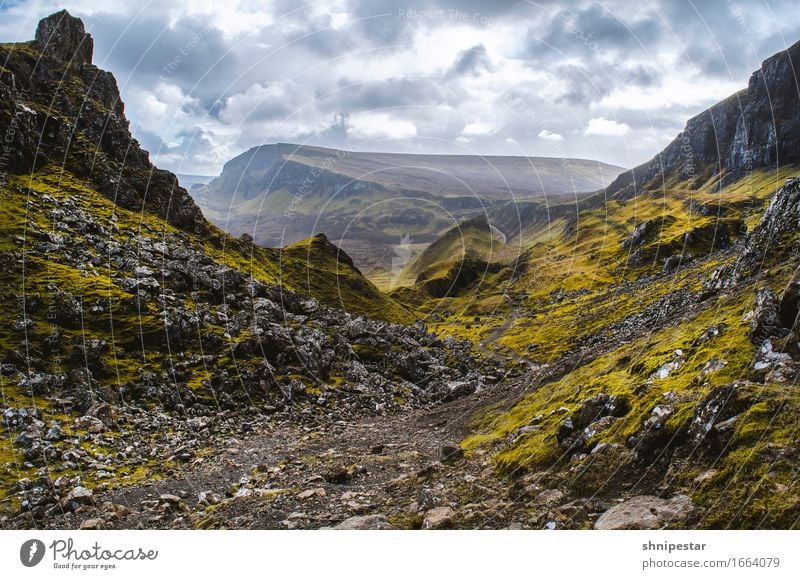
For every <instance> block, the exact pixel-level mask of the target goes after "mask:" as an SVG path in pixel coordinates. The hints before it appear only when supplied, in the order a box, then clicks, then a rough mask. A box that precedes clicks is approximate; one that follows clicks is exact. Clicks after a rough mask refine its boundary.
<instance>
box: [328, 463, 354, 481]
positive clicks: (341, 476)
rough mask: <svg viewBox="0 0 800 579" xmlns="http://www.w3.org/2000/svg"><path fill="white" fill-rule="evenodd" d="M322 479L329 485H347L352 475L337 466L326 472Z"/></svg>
mask: <svg viewBox="0 0 800 579" xmlns="http://www.w3.org/2000/svg"><path fill="white" fill-rule="evenodd" d="M323 477H324V478H325V480H326V481H327V482H329V483H331V484H347V483H348V482H350V479H351V478H353V475H352V474H351V473H350V471H349V470H347V469H346V468H345V467H343V466H338V467H334V468H332V469H331V470H329V471H328V472H326V473H325V474H324V475H323Z"/></svg>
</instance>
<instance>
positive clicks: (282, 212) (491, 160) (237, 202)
mask: <svg viewBox="0 0 800 579" xmlns="http://www.w3.org/2000/svg"><path fill="white" fill-rule="evenodd" d="M620 171H622V169H621V168H619V167H613V166H610V165H607V164H604V163H600V162H596V161H586V160H582V159H555V158H541V157H480V156H468V155H412V154H393V153H361V152H351V151H337V150H333V149H325V148H320V147H310V146H301V145H290V144H275V145H264V146H261V147H255V148H253V149H250V150H249V151H246V152H245V153H242V154H241V155H239V156H238V157H236V158H234V159H232V160H231V161H229V162H228V163H226V164H225V167H224V169H223V171H222V174H221V175H220V176H219V177H217V178H216V179H214V180H213V181H211V182H210V183H209V184H208V186H207V187H201V188H196V189H194V190H193V191H192V194H193V196H194V197H195V199H196V200H197V202H198V203H200V205H201V206H202V207H203V210H204V211H205V212H206V214H207V215H208V216H209V218H210V219H211V220H212V221H213V222H214V223H216V224H217V225H219V226H220V227H223V228H224V229H225V230H227V231H229V232H231V233H233V234H237V235H238V234H242V233H248V234H250V235H253V237H254V239H255V241H256V242H257V243H259V244H262V245H266V246H280V245H285V244H287V243H293V242H295V241H298V240H300V239H303V238H307V237H309V236H313V235H316V234H317V233H319V232H324V233H326V234H327V235H328V237H329V238H330V239H332V240H334V241H335V242H336V244H337V245H340V246H342V247H343V248H344V249H346V250H347V251H348V252H350V253H351V255H352V256H353V258H354V259H355V261H356V263H357V265H358V266H359V267H361V268H362V269H363V271H364V272H365V273H366V274H367V275H369V276H372V277H373V278H374V279H376V280H379V279H381V278H382V277H385V276H382V275H381V274H382V273H385V272H386V271H387V270H389V269H390V268H391V260H392V257H393V256H394V251H395V250H396V246H397V245H398V244H399V243H400V242H401V239H403V238H404V237H410V238H411V239H412V240H413V243H414V244H415V246H414V251H415V252H416V251H418V250H419V249H421V248H424V246H425V245H426V244H427V243H430V242H431V241H433V240H434V239H436V238H437V237H438V236H439V235H441V234H443V233H444V232H445V231H447V230H448V229H450V228H452V227H453V226H455V225H457V224H458V222H460V221H462V220H463V219H465V218H468V217H470V216H473V215H475V214H476V213H480V212H481V211H482V210H484V209H485V207H487V206H491V205H503V204H505V203H507V202H509V201H510V200H519V201H522V200H526V199H540V200H541V199H545V198H546V199H548V201H549V202H550V203H558V202H559V200H561V199H567V200H573V199H574V198H575V196H576V194H577V195H581V194H582V193H586V192H590V191H594V190H596V189H598V188H600V187H603V186H605V185H607V184H608V183H610V182H611V181H612V180H613V179H614V177H616V176H617V175H618V174H619V173H620Z"/></svg>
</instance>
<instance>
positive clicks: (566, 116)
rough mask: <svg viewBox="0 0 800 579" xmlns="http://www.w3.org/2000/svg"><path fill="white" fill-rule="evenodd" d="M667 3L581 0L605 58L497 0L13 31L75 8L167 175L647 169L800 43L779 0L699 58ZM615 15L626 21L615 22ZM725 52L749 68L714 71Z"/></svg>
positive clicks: (241, 10) (334, 4) (287, 7)
mask: <svg viewBox="0 0 800 579" xmlns="http://www.w3.org/2000/svg"><path fill="white" fill-rule="evenodd" d="M415 1H416V0H415ZM667 1H668V0H655V1H654V2H652V3H645V4H643V5H642V6H641V7H639V8H636V9H632V8H631V7H630V6H629V3H624V2H622V1H621V0H608V2H604V3H603V4H604V7H606V5H607V8H608V10H607V11H598V10H597V9H596V7H595V8H592V6H594V5H593V4H592V3H583V2H577V3H575V6H574V7H573V11H574V12H575V16H576V17H577V16H583V17H586V18H589V17H591V18H592V20H587V21H586V27H585V28H583V29H582V31H583V32H585V33H587V34H588V33H589V32H591V31H593V30H598V29H597V28H595V27H593V26H594V24H597V25H598V26H605V27H606V28H604V29H602V30H603V31H605V32H606V34H605V36H603V40H602V42H601V41H600V40H598V45H599V47H600V50H596V51H595V50H591V49H590V47H588V46H586V44H585V43H584V42H582V41H581V40H580V39H577V38H575V36H574V34H569V33H568V32H569V31H568V30H567V31H566V32H567V33H565V31H564V30H562V28H563V26H560V25H561V24H563V22H561V23H560V24H559V22H560V21H555V22H554V21H553V18H557V15H558V14H559V12H558V10H551V9H549V8H548V7H546V6H544V5H537V4H535V3H526V2H517V3H513V4H514V7H513V8H509V9H506V8H504V6H506V5H507V4H508V5H510V4H512V3H510V2H509V3H505V2H496V1H495V2H490V1H489V0H480V1H477V2H475V3H474V6H473V9H472V12H470V13H467V12H464V13H462V14H466V15H470V14H471V15H478V14H479V13H480V14H487V15H490V17H491V21H486V22H482V21H481V19H480V18H478V19H477V21H473V19H472V18H467V19H464V18H455V17H451V14H450V12H448V10H447V9H444V10H443V12H442V13H441V14H442V16H441V17H431V18H422V17H420V18H404V19H401V18H398V17H397V11H396V10H392V9H388V8H385V7H386V6H388V4H386V3H369V2H361V1H357V0H328V1H327V2H324V3H320V2H312V3H310V4H304V5H302V6H301V5H299V4H296V5H294V4H291V3H286V2H283V1H282V0H229V1H226V2H224V3H220V2H215V1H214V0H162V1H161V2H158V3H150V4H148V5H147V7H146V8H141V7H139V6H137V5H134V4H133V3H123V2H113V1H112V0H17V1H16V2H11V3H8V2H6V4H7V5H6V6H5V7H3V8H0V13H1V14H2V18H0V41H14V40H27V39H30V38H32V37H33V34H34V32H35V29H36V23H37V21H38V19H39V18H41V17H43V16H46V15H47V14H49V13H52V12H54V11H56V10H58V9H61V8H66V9H68V10H70V12H72V13H73V14H74V15H76V16H80V17H82V18H83V19H84V20H85V22H86V24H87V27H88V29H89V30H90V31H91V33H92V34H93V35H94V37H95V62H96V63H97V64H98V66H100V67H101V68H104V69H107V70H110V71H111V72H113V73H114V74H115V76H116V78H117V79H118V82H119V86H120V89H121V92H122V98H123V100H124V101H125V102H126V103H127V105H128V106H127V107H126V114H127V115H128V117H129V118H130V119H131V121H132V127H133V130H134V135H135V136H137V137H140V138H143V137H144V136H145V135H144V132H145V131H146V132H147V133H148V134H149V137H150V139H149V140H148V143H154V142H156V143H157V142H158V141H156V140H155V139H153V138H152V137H153V136H154V135H155V136H158V137H159V138H160V139H161V141H163V143H165V146H166V147H168V148H169V155H171V156H169V157H168V156H166V155H165V156H163V157H162V158H161V159H160V160H161V161H162V162H164V163H166V165H165V167H164V168H167V169H175V168H177V167H176V165H175V164H174V162H173V161H172V159H179V158H180V151H181V150H185V151H186V155H187V156H190V157H191V158H192V159H193V163H194V165H193V168H192V171H191V172H198V173H210V174H213V173H216V172H218V171H219V170H220V168H221V165H222V161H224V160H225V159H221V158H220V153H219V152H220V151H223V152H225V153H224V154H225V155H229V156H233V155H235V154H237V153H239V152H241V151H243V150H245V149H247V148H249V147H250V146H253V145H257V144H262V143H269V142H276V141H283V142H287V141H288V142H293V141H294V142H296V141H300V142H309V143H313V144H316V145H322V146H333V147H345V148H346V147H348V146H351V145H355V144H357V143H356V141H358V140H361V139H373V141H372V142H371V143H369V146H372V147H374V148H375V149H378V150H394V151H409V152H426V153H455V152H463V151H465V150H466V149H469V150H473V151H474V152H476V153H483V154H500V155H503V154H529V155H548V154H552V152H553V145H554V143H560V147H561V148H563V151H559V153H560V154H563V155H565V156H575V157H591V158H599V159H600V160H603V161H608V162H612V163H616V164H620V165H630V164H636V163H640V162H643V161H646V160H647V159H649V158H650V157H651V156H652V155H653V154H655V153H656V152H657V151H658V150H659V149H660V148H661V147H662V146H663V143H664V142H665V141H668V140H669V139H670V138H671V137H672V136H674V135H675V134H677V132H678V131H679V130H680V128H681V126H682V124H683V122H684V121H685V120H686V119H687V118H689V117H690V116H692V115H694V114H697V113H699V112H701V111H702V110H704V109H705V108H707V107H708V106H709V105H711V104H713V103H714V102H715V101H717V100H719V99H721V98H724V97H725V96H727V95H729V94H732V93H734V92H735V91H736V90H738V89H740V88H743V87H745V86H746V84H747V79H748V76H749V72H750V71H752V70H755V69H756V68H757V67H758V66H759V65H760V63H761V61H762V60H763V58H765V57H767V56H769V55H770V54H771V53H772V52H775V51H776V50H778V49H780V48H781V47H783V44H782V43H783V42H784V41H783V39H784V38H785V39H786V42H789V41H790V40H791V39H792V38H796V37H797V32H796V30H795V29H796V28H797V26H795V28H792V26H794V25H793V24H792V22H797V19H794V20H792V18H793V15H794V13H795V12H796V11H795V12H792V11H791V8H785V7H783V6H781V5H779V4H780V3H776V4H775V7H774V10H775V13H776V14H777V16H778V21H777V23H776V21H775V20H773V18H772V15H771V11H772V9H773V7H771V8H770V10H766V9H764V8H763V7H762V8H758V7H753V8H752V10H749V11H748V25H749V29H750V35H751V37H749V38H748V37H747V35H742V38H741V40H740V39H738V38H736V37H735V35H730V34H728V36H726V37H725V38H723V37H722V36H720V40H721V41H723V42H721V45H720V46H719V47H717V48H719V49H720V50H718V51H716V52H719V54H716V52H715V51H714V50H698V47H699V48H702V43H700V44H699V45H698V44H697V42H695V40H696V37H697V29H696V28H694V27H692V26H690V25H691V24H692V23H691V22H686V17H685V16H676V15H675V14H674V12H676V11H664V10H662V12H663V13H664V14H661V13H659V10H661V9H663V7H664V5H666V2H667ZM414 3H415V2H412V4H414ZM419 4H420V5H421V4H422V3H419ZM425 4H426V5H429V6H430V7H431V8H436V7H441V6H444V4H445V3H444V2H443V1H442V0H430V1H429V2H426V3H425ZM712 4H713V3H712ZM623 7H624V9H623ZM698 7H699V5H698ZM708 10H712V8H708ZM701 11H702V10H701ZM384 12H386V14H384ZM612 12H613V14H614V18H617V17H619V19H620V20H621V21H622V24H624V25H625V26H621V25H620V26H616V25H615V24H614V23H613V22H611V20H613V19H611V18H610V14H611V13H612ZM719 12H720V14H719V16H720V19H717V20H715V21H714V22H711V21H709V25H711V26H712V28H714V27H716V28H717V29H720V30H726V28H725V27H726V26H727V27H728V28H730V25H731V22H729V21H726V20H725V18H724V17H725V13H727V12H728V11H725V10H723V11H719ZM664 15H666V16H665V17H666V18H667V19H668V21H662V20H663V18H662V16H664ZM768 16H769V18H767V17H768ZM670 18H672V19H673V20H674V19H675V18H680V19H682V20H681V22H682V23H686V24H687V26H686V27H685V29H684V28H681V27H675V26H672V25H673V24H675V22H674V21H672V20H669V19H670ZM729 20H730V19H729ZM648 23H649V24H648ZM715 23H716V24H715ZM759 23H763V25H760V24H759ZM638 24H643V25H644V24H647V25H648V26H645V27H644V28H642V27H641V26H640V27H639V28H637V26H638ZM733 24H734V26H735V25H736V23H735V22H734V23H733ZM767 24H769V25H767ZM559 26H560V27H559ZM609 26H611V27H610V28H608V27H609ZM776 26H777V28H776ZM636 30H640V31H641V30H646V31H647V32H648V36H647V39H648V42H647V43H645V44H646V45H644V46H643V45H641V43H639V42H638V41H637V40H636V39H635V38H633V35H634V34H635V32H636ZM598 31H599V30H598ZM728 37H731V38H728ZM195 38H197V39H199V40H196V39H195ZM537 39H539V41H537ZM478 45H480V46H483V47H485V51H486V54H488V55H491V67H490V69H481V74H479V75H473V74H467V75H458V74H453V72H452V71H453V70H454V69H453V67H454V64H455V63H456V62H457V60H458V58H459V55H463V54H464V53H465V51H468V50H470V49H471V48H474V47H475V46H478ZM187 46H188V47H189V49H188V50H187ZM753 46H756V47H758V51H756V50H755V49H753ZM776 46H777V47H776ZM762 47H768V48H762ZM691 49H694V51H693V52H692V51H691ZM178 57H179V58H178ZM720 57H724V59H725V60H726V61H727V62H726V64H727V63H729V62H731V61H739V63H740V67H739V68H734V69H733V72H731V70H730V69H729V68H727V66H726V67H724V70H723V69H721V68H719V66H717V73H716V75H715V74H713V73H711V72H709V69H708V67H709V66H711V65H713V63H714V62H715V61H717V60H720ZM709 63H711V64H709ZM167 64H169V65H170V68H169V70H168V71H167V72H166V73H165V72H164V67H165V65H167ZM712 68H713V67H712ZM565 70H567V71H569V70H573V73H572V74H565V73H564V71H565ZM720 70H721V71H722V72H720ZM576 71H577V72H576ZM162 76H163V77H164V81H165V82H163V83H159V82H158V79H159V78H160V77H162ZM393 91H394V92H393ZM395 94H396V95H397V96H398V97H400V98H393V97H394V96H395ZM510 96H513V98H510ZM343 118H347V119H348V120H347V122H346V123H341V122H337V119H343ZM587 119H591V120H590V121H588V123H587ZM611 119H617V120H616V121H615V120H611ZM198 127H199V129H201V130H200V131H198V130H197V128H198ZM137 131H142V133H141V134H139V133H137ZM194 134H199V135H202V136H201V137H198V138H197V139H195V141H194V144H191V139H189V138H187V137H186V136H185V135H194ZM575 135H587V136H598V137H600V136H602V137H620V136H623V135H625V136H626V137H627V142H626V146H625V147H620V146H619V143H618V142H617V141H616V140H614V139H607V138H598V139H580V138H578V139H576V138H573V136H575ZM646 135H652V137H651V138H644V137H645V136H646ZM531 136H534V138H531ZM417 137H420V138H417ZM198 139H199V140H202V141H203V143H201V144H203V146H202V147H198V146H196V143H197V141H198ZM387 139H388V140H390V142H384V141H385V140H387ZM358 144H359V145H361V143H358ZM150 146H152V145H150ZM521 146H524V150H521V149H520V147H521ZM422 149H424V150H422Z"/></svg>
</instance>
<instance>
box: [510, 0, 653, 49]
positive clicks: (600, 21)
mask: <svg viewBox="0 0 800 579" xmlns="http://www.w3.org/2000/svg"><path fill="white" fill-rule="evenodd" d="M623 15H624V13H617V12H615V11H614V10H613V9H609V8H606V7H604V6H601V5H600V4H592V5H590V6H588V7H586V8H584V9H580V8H577V7H575V8H569V7H564V8H562V9H559V10H552V11H551V12H550V16H549V19H548V21H547V24H546V26H544V27H542V26H541V25H539V24H536V25H534V26H531V27H530V28H529V29H528V31H527V34H526V40H527V54H528V55H529V56H531V57H533V58H536V59H540V58H557V57H558V56H559V55H565V56H580V57H582V58H585V59H588V60H596V57H597V56H599V55H600V54H603V53H605V54H607V53H609V52H614V53H619V52H622V51H625V52H628V53H630V51H633V52H634V53H639V54H641V55H644V54H646V53H647V50H648V47H654V46H655V45H656V44H657V43H658V42H659V41H660V39H661V38H662V36H663V34H664V31H663V29H662V27H661V26H660V25H659V22H658V21H657V20H656V19H655V18H654V17H646V18H642V19H639V20H636V21H632V22H626V21H625V19H624V17H623Z"/></svg>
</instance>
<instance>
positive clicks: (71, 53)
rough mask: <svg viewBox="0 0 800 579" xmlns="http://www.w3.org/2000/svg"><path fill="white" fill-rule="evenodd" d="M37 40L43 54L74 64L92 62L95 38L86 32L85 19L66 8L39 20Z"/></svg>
mask: <svg viewBox="0 0 800 579" xmlns="http://www.w3.org/2000/svg"><path fill="white" fill-rule="evenodd" d="M35 42H36V45H37V46H38V47H39V49H40V50H41V51H42V54H45V55H47V56H50V57H52V58H57V59H59V60H63V61H64V62H67V63H69V64H71V65H73V66H80V65H82V64H91V63H92V53H93V52H94V40H93V39H92V37H91V36H90V35H89V34H86V31H85V30H84V28H83V21H81V20H80V19H79V18H75V17H74V16H72V15H70V14H69V12H67V11H66V10H62V11H60V12H56V13H55V14H51V15H50V16H48V17H47V18H43V19H42V20H40V21H39V26H37V27H36V38H35Z"/></svg>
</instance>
